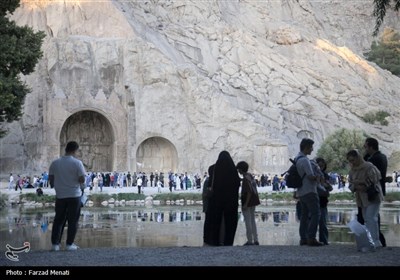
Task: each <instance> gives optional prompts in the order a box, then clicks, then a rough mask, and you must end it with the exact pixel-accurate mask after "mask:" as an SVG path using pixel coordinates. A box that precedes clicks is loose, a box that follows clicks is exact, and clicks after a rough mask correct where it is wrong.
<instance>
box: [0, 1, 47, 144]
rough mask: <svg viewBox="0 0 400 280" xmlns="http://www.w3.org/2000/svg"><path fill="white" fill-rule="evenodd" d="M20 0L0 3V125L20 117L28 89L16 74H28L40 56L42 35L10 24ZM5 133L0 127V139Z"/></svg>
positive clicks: (28, 28) (42, 33)
mask: <svg viewBox="0 0 400 280" xmlns="http://www.w3.org/2000/svg"><path fill="white" fill-rule="evenodd" d="M19 2H20V0H2V1H0V42H1V43H0V125H2V124H4V122H12V121H15V120H18V119H19V118H20V117H21V115H22V105H23V103H24V99H25V96H26V94H27V93H29V92H30V89H29V88H28V86H27V85H26V84H25V83H24V82H22V81H21V79H20V77H19V75H20V74H23V75H28V74H30V73H32V72H33V71H34V70H35V65H36V63H37V62H38V60H39V59H40V58H41V57H42V51H41V50H40V48H41V46H42V42H43V39H44V37H45V34H44V32H42V31H39V32H34V31H33V30H32V29H31V28H30V27H27V26H24V27H20V26H17V25H16V24H15V22H14V21H10V20H9V18H8V15H9V14H12V13H13V12H14V11H15V9H16V8H17V7H19ZM5 134H6V131H5V130H4V129H3V128H2V127H0V137H3V136H4V135H5Z"/></svg>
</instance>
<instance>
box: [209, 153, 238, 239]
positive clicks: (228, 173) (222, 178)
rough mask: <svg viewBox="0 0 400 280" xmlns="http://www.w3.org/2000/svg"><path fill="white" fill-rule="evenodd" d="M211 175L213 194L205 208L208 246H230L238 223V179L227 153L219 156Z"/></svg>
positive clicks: (233, 164)
mask: <svg viewBox="0 0 400 280" xmlns="http://www.w3.org/2000/svg"><path fill="white" fill-rule="evenodd" d="M213 173H214V174H213V176H214V179H213V186H212V188H213V190H212V193H213V194H212V196H211V197H210V199H209V202H208V207H207V218H210V221H209V222H210V228H209V230H210V233H211V235H210V241H209V243H210V244H209V245H213V246H219V245H224V246H232V245H233V241H234V239H235V233H236V227H237V223H238V206H239V203H238V201H239V186H240V178H239V175H238V172H237V170H236V166H235V163H234V162H233V160H232V158H231V155H230V154H229V153H228V152H227V151H222V152H221V153H220V154H219V156H218V160H217V162H216V163H215V170H214V172H213ZM210 179H211V178H210Z"/></svg>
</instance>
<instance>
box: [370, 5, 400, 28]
mask: <svg viewBox="0 0 400 280" xmlns="http://www.w3.org/2000/svg"><path fill="white" fill-rule="evenodd" d="M391 2H392V0H374V13H373V15H374V16H375V18H376V23H375V29H374V33H373V35H374V36H376V35H378V32H379V28H380V27H381V25H382V23H383V19H384V18H385V15H386V9H387V8H390V7H391V6H390V3H391ZM393 2H394V7H393V10H395V11H398V10H399V9H400V0H393Z"/></svg>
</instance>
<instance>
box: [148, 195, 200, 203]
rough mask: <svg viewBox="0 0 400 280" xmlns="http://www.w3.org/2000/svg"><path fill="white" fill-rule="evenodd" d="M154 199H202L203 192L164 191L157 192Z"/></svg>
mask: <svg viewBox="0 0 400 280" xmlns="http://www.w3.org/2000/svg"><path fill="white" fill-rule="evenodd" d="M153 199H154V200H161V201H167V200H179V199H183V200H185V201H186V200H195V201H196V200H202V197H201V193H163V194H157V195H155V196H154V197H153Z"/></svg>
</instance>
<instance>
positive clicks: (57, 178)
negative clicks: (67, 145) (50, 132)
mask: <svg viewBox="0 0 400 280" xmlns="http://www.w3.org/2000/svg"><path fill="white" fill-rule="evenodd" d="M85 174H86V172H85V168H84V167H83V164H82V162H81V161H80V160H78V159H76V158H74V157H73V156H62V157H60V158H59V159H56V160H55V161H53V162H52V163H51V165H50V168H49V175H53V176H54V186H53V187H54V189H55V191H56V197H57V198H70V197H80V196H81V194H82V191H81V188H80V183H79V177H81V176H85Z"/></svg>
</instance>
